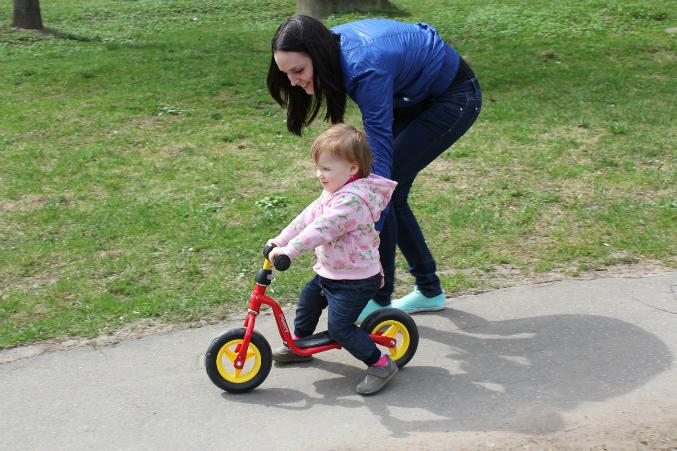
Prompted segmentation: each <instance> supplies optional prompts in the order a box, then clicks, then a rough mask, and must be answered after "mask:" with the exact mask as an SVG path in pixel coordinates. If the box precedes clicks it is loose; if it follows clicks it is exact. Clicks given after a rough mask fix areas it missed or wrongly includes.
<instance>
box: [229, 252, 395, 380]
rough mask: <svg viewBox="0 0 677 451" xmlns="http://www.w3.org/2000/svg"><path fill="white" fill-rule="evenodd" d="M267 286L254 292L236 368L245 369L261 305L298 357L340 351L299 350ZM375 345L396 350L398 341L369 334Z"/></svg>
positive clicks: (323, 348) (333, 346)
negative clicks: (267, 310) (268, 311)
mask: <svg viewBox="0 0 677 451" xmlns="http://www.w3.org/2000/svg"><path fill="white" fill-rule="evenodd" d="M271 268H272V264H271V263H270V262H269V261H268V260H266V261H265V262H264V263H263V269H271ZM266 288H267V287H266V286H265V285H260V284H258V283H257V284H256V285H255V286H254V290H253V291H252V294H251V296H250V298H249V310H248V311H247V317H246V318H245V320H244V328H245V329H247V331H246V332H245V334H244V338H243V339H242V344H241V345H240V346H238V348H236V352H237V358H236V359H235V361H234V362H233V364H234V366H235V368H243V367H244V362H245V358H246V356H247V349H248V348H249V341H250V340H251V336H252V332H253V331H254V324H255V323H256V317H257V316H258V315H259V312H260V311H261V304H265V305H268V306H270V308H271V309H273V315H274V316H275V322H276V323H277V330H278V332H279V333H280V338H282V341H284V342H285V343H286V344H287V346H289V348H290V349H291V350H292V351H294V353H296V354H298V355H311V354H317V353H318V352H323V351H328V350H330V349H340V348H341V345H340V344H338V343H337V342H332V343H329V344H326V345H323V346H315V347H311V348H299V347H298V346H296V345H295V344H294V339H293V338H292V335H291V332H290V330H289V325H288V324H287V319H286V318H285V316H284V312H283V311H282V307H280V304H278V303H277V302H276V301H275V299H273V298H271V297H270V296H266ZM369 338H371V339H372V340H373V341H374V343H376V344H377V345H381V346H385V347H386V348H394V347H396V346H397V340H396V339H395V338H391V337H386V336H383V335H382V334H381V333H378V334H369Z"/></svg>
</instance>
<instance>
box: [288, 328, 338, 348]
mask: <svg viewBox="0 0 677 451" xmlns="http://www.w3.org/2000/svg"><path fill="white" fill-rule="evenodd" d="M333 342H334V340H332V339H331V337H329V332H328V331H326V330H325V331H324V332H318V333H316V334H313V335H311V336H310V337H305V338H299V339H298V340H294V344H295V345H296V346H297V347H299V348H301V349H306V348H314V347H316V346H324V345H328V344H331V343H333Z"/></svg>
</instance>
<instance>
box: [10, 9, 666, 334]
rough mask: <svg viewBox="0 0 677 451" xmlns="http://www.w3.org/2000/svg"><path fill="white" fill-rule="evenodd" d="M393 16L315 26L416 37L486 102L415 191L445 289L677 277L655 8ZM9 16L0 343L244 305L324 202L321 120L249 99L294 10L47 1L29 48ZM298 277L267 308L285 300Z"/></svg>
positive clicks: (660, 12) (209, 315) (662, 13)
mask: <svg viewBox="0 0 677 451" xmlns="http://www.w3.org/2000/svg"><path fill="white" fill-rule="evenodd" d="M391 2H392V5H393V7H392V8H391V9H390V10H387V11H382V12H379V13H375V14H371V15H365V14H358V13H349V14H341V15H337V16H333V17H331V18H329V19H328V20H327V21H326V22H327V24H328V25H330V26H332V25H336V24H339V23H343V22H346V21H349V20H354V19H359V18H363V17H371V16H387V17H393V18H397V19H399V20H403V21H408V22H417V21H425V22H428V23H430V24H432V25H434V26H435V27H436V28H437V29H438V31H439V32H440V33H441V34H442V35H443V36H444V37H445V39H447V40H448V42H450V43H452V44H453V45H454V46H455V47H456V48H457V49H458V50H459V51H460V52H461V53H462V54H463V55H464V56H466V57H467V59H468V60H469V61H470V62H471V64H472V65H473V68H474V69H475V71H476V72H477V73H478V75H479V78H480V82H481V83H482V88H483V91H484V95H485V106H484V109H483V111H482V114H481V116H480V119H479V120H478V122H477V123H476V125H475V126H474V127H473V129H472V131H471V132H470V133H469V134H468V135H467V136H466V137H464V138H463V139H462V140H461V141H460V142H459V143H458V144H457V145H456V146H454V147H453V148H452V149H450V150H448V151H447V152H446V153H445V154H444V155H443V156H442V157H441V158H440V159H438V160H437V161H436V162H435V163H433V164H432V165H431V166H430V167H429V168H427V169H426V170H425V171H424V172H423V173H422V174H421V175H420V177H419V180H418V182H417V184H416V185H415V186H414V191H413V193H412V204H413V205H415V207H416V208H415V209H416V212H417V214H418V217H419V220H420V222H421V223H422V225H423V228H424V230H425V233H426V236H427V239H428V242H429V244H430V246H431V249H432V250H433V254H434V255H435V256H436V258H437V260H438V266H439V269H440V274H441V276H442V278H443V284H444V288H445V289H446V291H447V292H448V293H454V292H467V291H468V290H484V289H490V288H494V287H496V286H500V285H504V284H506V283H511V281H514V280H516V278H517V279H519V278H526V277H533V276H534V275H538V274H541V273H550V272H555V273H560V274H565V275H577V274H580V273H581V272H584V271H589V270H596V269H601V268H606V267H609V266H614V265H643V264H647V263H649V262H651V263H653V264H660V265H663V266H668V267H677V258H676V256H677V172H676V166H677V165H676V164H675V163H676V160H677V152H675V142H676V139H675V138H676V137H675V118H676V114H675V101H674V99H675V95H674V93H675V92H677V83H676V80H677V76H676V75H677V73H676V71H675V38H676V34H674V33H672V34H671V33H669V32H667V31H666V29H669V28H671V27H674V26H675V25H676V24H675V22H674V21H675V18H674V16H673V15H672V14H673V13H674V8H672V7H674V3H673V2H671V1H667V0H665V1H664V0H656V1H652V2H645V1H633V0H629V1H626V0H608V1H594V0H592V1H583V0H578V1H572V2H551V1H536V0H529V1H517V0H505V1H501V2H496V1H486V0H479V1H470V0H456V1H441V0H429V1H427V0H426V1H414V0H391ZM5 3H6V4H5V5H3V7H2V9H0V25H3V28H0V347H11V346H16V345H19V344H24V343H29V342H34V341H39V340H46V339H54V338H62V337H67V336H82V337H93V336H97V335H99V334H108V333H112V332H114V331H116V330H118V329H119V328H121V327H124V326H126V325H129V324H131V323H134V322H137V321H142V320H148V319H153V320H157V321H160V322H167V323H172V322H190V321H200V320H210V321H211V320H218V319H221V318H224V317H225V316H226V315H227V314H228V312H232V311H233V310H235V309H242V308H243V307H244V305H245V301H246V299H247V296H248V294H249V291H250V289H251V285H252V279H253V274H254V272H255V270H256V269H257V268H258V266H259V264H260V262H261V257H260V251H261V248H262V245H263V244H264V243H265V241H266V239H268V238H270V237H272V236H274V235H275V234H277V233H278V231H279V230H280V229H281V228H282V227H283V226H284V225H286V223H287V222H288V221H289V220H290V219H291V218H292V217H293V216H294V215H295V214H296V213H298V212H299V211H300V210H301V209H302V208H303V207H304V206H305V205H306V204H307V203H308V202H309V201H310V200H312V199H314V198H315V197H316V196H317V195H318V184H317V182H316V181H314V180H313V176H312V166H311V164H310V163H309V148H310V143H311V141H312V139H313V137H314V136H316V135H317V134H318V133H320V132H321V131H322V130H324V128H325V127H326V124H325V123H323V122H317V123H316V124H315V125H314V126H313V127H312V128H311V129H310V130H309V132H308V133H307V134H306V135H305V136H304V137H303V138H298V137H295V136H292V135H290V134H288V133H287V132H286V126H285V114H284V112H283V111H281V110H280V109H279V107H277V105H276V104H274V103H273V101H272V100H271V99H270V97H269V95H268V94H267V91H266V88H265V75H266V70H267V65H268V62H269V60H270V53H269V46H270V38H271V37H272V35H273V33H274V31H275V29H276V28H277V26H278V24H279V23H280V22H281V21H282V20H283V19H284V18H286V17H287V16H289V15H291V14H293V13H294V5H295V2H293V1H280V0H251V1H244V0H227V1H223V0H202V1H197V0H192V1H188V0H117V1H114V0H77V1H76V0H59V1H55V0H43V1H42V2H41V3H42V13H43V21H44V23H45V26H47V27H49V28H51V29H53V30H57V31H58V32H60V33H58V34H54V33H53V34H47V35H43V34H37V33H34V32H17V31H15V30H12V29H10V28H9V26H8V25H9V23H10V22H11V14H12V11H11V3H8V2H5ZM348 122H351V123H353V124H355V125H358V126H360V125H361V124H360V120H359V114H358V112H357V110H356V108H354V106H351V109H350V112H349V116H348ZM400 260H401V261H399V269H400V270H401V271H400V277H399V280H400V283H399V285H398V293H404V292H406V291H408V290H410V289H411V283H412V280H411V278H410V276H409V275H408V274H407V271H406V269H407V268H406V263H405V262H404V261H403V259H400ZM310 263H311V258H310V256H306V257H303V258H301V259H299V260H298V261H297V262H295V267H294V268H293V270H291V271H289V272H287V273H285V274H284V275H279V277H278V280H277V282H276V284H275V285H273V287H272V288H273V290H274V295H275V296H278V297H279V298H280V299H281V300H282V301H284V302H293V301H295V299H296V296H297V294H298V291H299V290H300V288H301V287H302V286H303V284H304V282H305V280H306V279H307V278H309V277H310V275H311V271H310ZM505 274H510V275H511V277H510V278H508V279H505Z"/></svg>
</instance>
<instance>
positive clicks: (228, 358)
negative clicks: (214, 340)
mask: <svg viewBox="0 0 677 451" xmlns="http://www.w3.org/2000/svg"><path fill="white" fill-rule="evenodd" d="M240 344H242V339H237V340H231V341H229V342H227V343H226V344H224V345H223V346H221V349H219V353H218V355H217V356H216V367H217V369H218V370H219V374H220V375H221V377H222V378H224V379H225V380H227V381H228V382H232V383H234V384H242V383H245V382H247V381H250V380H252V379H253V378H254V376H256V375H257V374H258V373H259V370H260V369H261V352H260V351H259V348H257V347H256V345H255V344H254V343H252V342H249V348H248V349H247V355H246V357H245V360H244V367H243V368H242V369H237V368H235V359H236V358H237V351H236V349H237V346H238V345H240Z"/></svg>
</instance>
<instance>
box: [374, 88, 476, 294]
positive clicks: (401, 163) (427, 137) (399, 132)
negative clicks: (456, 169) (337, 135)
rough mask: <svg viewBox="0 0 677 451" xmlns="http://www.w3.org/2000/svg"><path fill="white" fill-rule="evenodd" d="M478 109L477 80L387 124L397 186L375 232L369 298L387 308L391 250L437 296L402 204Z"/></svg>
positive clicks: (426, 253) (418, 235)
mask: <svg viewBox="0 0 677 451" xmlns="http://www.w3.org/2000/svg"><path fill="white" fill-rule="evenodd" d="M481 108H482V91H481V89H480V85H479V82H478V81H477V78H476V77H475V78H472V79H470V80H466V81H464V82H461V83H458V84H455V85H452V86H450V87H449V89H447V91H446V92H445V93H443V94H442V95H440V96H438V97H431V98H428V99H427V100H425V101H423V102H421V103H419V104H418V105H414V106H412V107H408V108H400V109H396V110H395V112H394V120H393V136H394V143H393V167H392V176H391V178H392V179H393V180H395V181H396V182H397V183H398V185H397V188H396V189H395V192H394V193H393V196H392V200H391V203H390V208H389V209H388V210H387V211H386V213H385V218H384V221H383V229H382V230H381V234H380V237H381V245H380V247H379V253H380V254H381V264H382V265H383V272H384V275H385V286H384V287H383V288H382V289H380V290H379V291H378V293H377V295H376V297H375V298H374V300H375V301H376V302H378V303H379V304H381V305H389V304H390V298H391V296H392V293H393V288H394V282H395V249H396V247H399V248H400V251H401V252H402V254H403V255H404V257H405V258H406V259H407V263H408V265H409V272H410V273H411V275H413V276H414V277H415V278H416V286H417V287H418V289H419V290H420V291H421V292H422V293H423V294H424V295H426V296H428V297H433V296H437V295H439V294H441V293H442V288H441V286H440V280H439V278H438V277H437V275H436V274H435V272H436V271H437V268H436V265H435V260H434V259H433V256H432V254H431V253H430V250H429V249H428V246H427V245H426V242H425V238H424V237H423V233H422V232H421V228H420V227H419V225H418V222H417V221H416V217H415V216H414V213H413V212H412V211H411V208H410V207H409V204H408V202H407V199H408V197H409V191H410V190H411V186H412V184H413V183H414V179H415V178H416V175H418V173H419V172H420V171H421V170H422V169H423V168H425V167H426V166H428V165H429V164H430V163H431V162H432V161H433V160H434V159H436V158H437V157H438V156H439V155H440V154H442V152H444V151H445V150H446V149H448V148H449V147H450V146H451V145H452V144H454V143H455V142H456V141H458V139H459V138H460V137H461V136H463V135H464V134H465V132H467V131H468V129H470V127H471V126H472V124H473V123H474V122H475V120H476V119H477V116H478V115H479V113H480V109H481Z"/></svg>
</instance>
